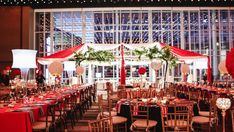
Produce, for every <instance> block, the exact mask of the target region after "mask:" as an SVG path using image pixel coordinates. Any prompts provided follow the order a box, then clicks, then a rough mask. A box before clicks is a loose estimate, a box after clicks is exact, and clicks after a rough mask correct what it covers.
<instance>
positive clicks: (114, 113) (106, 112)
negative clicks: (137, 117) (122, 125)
mask: <svg viewBox="0 0 234 132" xmlns="http://www.w3.org/2000/svg"><path fill="white" fill-rule="evenodd" d="M103 114H104V115H105V116H109V112H108V111H105V112H103ZM116 115H117V112H116V111H111V116H116Z"/></svg>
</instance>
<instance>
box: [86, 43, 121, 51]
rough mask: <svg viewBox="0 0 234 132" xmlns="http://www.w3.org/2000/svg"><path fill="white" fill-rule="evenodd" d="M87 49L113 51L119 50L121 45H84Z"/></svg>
mask: <svg viewBox="0 0 234 132" xmlns="http://www.w3.org/2000/svg"><path fill="white" fill-rule="evenodd" d="M86 45H87V46H88V47H90V48H93V49H94V50H96V51H98V50H113V49H116V48H119V46H121V44H86Z"/></svg>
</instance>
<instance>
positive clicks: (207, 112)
mask: <svg viewBox="0 0 234 132" xmlns="http://www.w3.org/2000/svg"><path fill="white" fill-rule="evenodd" d="M210 114H211V115H213V114H214V112H211V113H210V112H209V111H199V115H200V116H205V117H209V116H210Z"/></svg>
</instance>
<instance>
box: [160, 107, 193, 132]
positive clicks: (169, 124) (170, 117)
mask: <svg viewBox="0 0 234 132" xmlns="http://www.w3.org/2000/svg"><path fill="white" fill-rule="evenodd" d="M168 109H173V112H169V111H167V113H165V114H164V115H163V114H162V115H161V118H162V128H163V132H170V131H171V132H178V131H180V132H189V131H190V122H191V120H190V115H191V114H190V113H191V112H190V110H189V108H188V107H187V106H186V104H174V105H170V106H168Z"/></svg>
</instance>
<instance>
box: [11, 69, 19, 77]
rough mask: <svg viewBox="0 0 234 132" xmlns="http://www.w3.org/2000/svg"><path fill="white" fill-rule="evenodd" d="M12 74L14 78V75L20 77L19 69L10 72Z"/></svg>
mask: <svg viewBox="0 0 234 132" xmlns="http://www.w3.org/2000/svg"><path fill="white" fill-rule="evenodd" d="M12 74H13V75H15V76H16V75H20V74H21V72H20V70H19V69H14V70H13V71H12Z"/></svg>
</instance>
